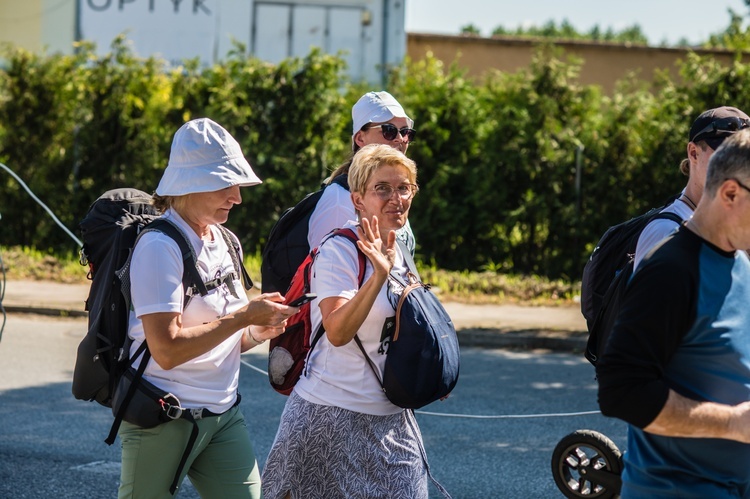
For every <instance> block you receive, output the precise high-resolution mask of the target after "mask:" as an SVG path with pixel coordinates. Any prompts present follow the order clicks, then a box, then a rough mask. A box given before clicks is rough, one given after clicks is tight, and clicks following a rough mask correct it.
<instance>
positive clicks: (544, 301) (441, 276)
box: [0, 246, 581, 305]
mask: <svg viewBox="0 0 750 499" xmlns="http://www.w3.org/2000/svg"><path fill="white" fill-rule="evenodd" d="M0 259H2V261H1V262H0V263H1V264H2V269H4V270H5V273H6V279H8V280H25V279H31V280H39V281H45V280H46V281H55V282H63V283H73V284H86V283H88V282H89V281H88V279H87V277H86V275H87V272H88V268H87V267H83V266H81V265H80V263H79V262H78V255H75V254H72V253H71V254H69V255H62V256H53V255H50V254H46V253H43V252H41V251H39V250H36V249H33V248H27V247H18V246H13V247H5V246H0ZM260 261H261V259H260V255H259V254H255V255H246V257H245V266H246V267H247V270H248V272H249V273H250V276H251V277H252V278H253V280H254V281H256V283H259V282H260ZM420 272H421V276H422V280H423V281H424V282H428V283H430V284H432V286H433V290H435V291H436V292H438V294H439V296H440V297H441V299H443V300H451V301H458V302H463V303H477V304H479V303H496V304H498V303H500V304H502V303H515V304H523V305H571V304H573V303H575V302H576V301H577V300H578V296H579V295H580V291H581V285H580V282H575V283H569V282H564V281H560V280H550V279H546V278H543V277H537V276H517V275H510V274H501V273H497V272H494V271H484V272H469V271H448V270H441V269H438V268H435V267H424V266H422V267H421V268H420Z"/></svg>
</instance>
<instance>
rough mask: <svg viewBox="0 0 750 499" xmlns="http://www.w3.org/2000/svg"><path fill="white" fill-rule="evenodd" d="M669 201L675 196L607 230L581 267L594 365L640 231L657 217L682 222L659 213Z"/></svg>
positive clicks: (588, 348)
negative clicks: (659, 205) (665, 202)
mask: <svg viewBox="0 0 750 499" xmlns="http://www.w3.org/2000/svg"><path fill="white" fill-rule="evenodd" d="M672 201H674V198H673V199H672V200H671V201H669V202H668V203H667V204H665V205H664V206H661V207H659V208H652V209H651V210H649V211H648V212H646V213H644V214H642V215H639V216H637V217H634V218H631V219H630V220H628V221H626V222H622V223H620V224H617V225H613V226H612V227H610V228H609V229H607V231H606V232H605V233H604V235H603V236H602V237H601V239H600V240H599V242H598V243H597V245H596V248H594V251H593V252H592V253H591V257H590V258H589V259H588V261H587V262H586V265H585V266H584V268H583V278H582V279H581V312H582V313H583V316H584V318H585V319H586V327H587V328H588V331H589V338H588V341H587V343H586V351H585V352H584V356H585V357H586V359H588V361H589V362H591V363H592V364H594V365H595V364H596V361H597V360H598V358H599V354H600V353H601V352H602V350H603V349H604V346H605V345H606V342H607V339H608V338H609V332H610V331H611V330H612V326H614V322H615V319H616V318H617V312H618V311H619V308H620V307H619V306H620V303H621V301H622V297H623V294H624V293H625V288H626V287H627V285H628V282H629V281H630V276H631V275H633V270H634V269H633V259H634V257H635V248H636V246H637V244H638V237H639V236H640V235H641V232H643V229H644V228H646V225H648V224H649V223H650V222H651V221H653V220H657V219H666V220H672V221H673V222H675V223H677V224H679V223H681V222H682V218H680V216H679V215H676V214H675V213H669V212H667V213H661V211H662V210H663V209H664V208H666V207H667V206H669V205H670V204H671V203H672Z"/></svg>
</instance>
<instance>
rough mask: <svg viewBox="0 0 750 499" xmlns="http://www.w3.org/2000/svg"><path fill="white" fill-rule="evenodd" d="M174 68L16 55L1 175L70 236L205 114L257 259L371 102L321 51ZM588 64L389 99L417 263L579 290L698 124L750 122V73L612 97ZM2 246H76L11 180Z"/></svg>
mask: <svg viewBox="0 0 750 499" xmlns="http://www.w3.org/2000/svg"><path fill="white" fill-rule="evenodd" d="M242 53H243V48H242V47H238V50H236V51H235V52H234V53H232V54H230V56H229V57H228V58H227V60H226V61H224V62H223V63H222V64H220V65H215V66H212V67H206V68H204V67H201V66H200V65H199V64H198V62H197V61H196V60H193V61H185V63H184V66H183V67H181V68H179V69H168V68H167V67H166V66H165V64H164V62H163V61H161V60H158V59H154V58H150V59H140V58H136V57H135V56H134V55H133V54H132V53H131V52H130V51H129V49H128V48H127V45H126V43H125V40H124V39H123V38H118V39H117V40H115V41H114V42H113V44H112V47H111V52H110V53H109V54H107V55H105V56H97V55H96V54H95V51H94V48H93V47H92V46H90V45H87V44H83V45H81V46H80V47H79V48H78V50H77V52H76V54H75V55H73V56H63V55H39V54H32V53H29V52H25V51H23V50H20V49H16V48H13V47H6V48H5V49H4V51H3V53H2V54H0V56H1V58H2V59H3V60H5V61H6V63H5V67H4V68H3V69H2V70H0V162H2V163H4V164H6V165H7V166H9V167H10V168H11V169H13V170H14V171H15V172H16V173H17V174H18V175H19V176H20V177H22V178H23V179H24V180H25V182H26V183H27V184H28V185H29V187H30V188H31V189H32V190H33V191H34V192H35V193H36V194H37V195H38V196H39V197H40V198H41V199H42V200H43V201H44V202H45V203H46V204H47V205H48V206H50V207H51V208H52V209H53V211H54V212H55V213H56V214H57V215H58V217H59V218H60V219H61V220H62V221H63V222H64V223H65V224H66V225H67V226H68V227H70V228H71V229H72V230H76V227H77V223H78V221H79V220H80V219H81V218H82V217H83V215H84V214H85V212H86V210H87V208H88V206H89V205H90V204H91V202H92V201H93V200H94V199H95V198H96V197H97V196H99V195H100V194H101V193H102V192H104V191H106V190H108V189H111V188H114V187H122V186H134V187H137V188H140V189H142V190H145V191H147V192H152V191H153V190H154V188H155V187H156V185H157V183H158V180H159V178H160V176H161V172H162V170H163V169H164V167H165V166H166V163H167V159H168V156H169V147H170V143H171V138H172V134H173V133H174V131H175V130H177V128H179V126H180V125H181V124H182V123H184V122H185V121H187V120H189V119H192V118H195V117H200V116H208V117H211V118H212V119H214V120H216V121H217V122H219V123H221V124H222V125H223V126H225V127H226V128H227V129H228V130H229V131H230V132H231V133H232V134H233V135H234V136H235V137H236V138H237V139H238V141H239V142H240V144H241V145H242V148H243V151H244V152H245V154H246V156H247V157H248V159H249V160H250V162H251V164H252V165H253V167H254V168H255V170H256V172H257V173H258V174H259V175H260V176H261V178H263V180H264V183H263V184H262V185H261V186H258V187H254V188H252V189H247V190H244V191H243V197H244V202H243V204H242V205H240V206H239V207H237V208H236V209H235V210H233V213H232V216H231V217H230V221H229V223H228V225H229V226H230V228H232V229H233V230H234V231H235V232H237V234H238V235H240V237H241V238H242V241H243V244H244V246H245V249H246V251H248V252H253V251H258V250H260V248H262V245H263V244H264V242H265V237H266V235H267V234H268V232H269V230H270V228H271V226H272V225H273V223H274V222H275V221H276V219H277V218H278V216H279V215H280V214H281V213H282V212H283V210H284V209H285V208H287V207H288V206H291V205H293V204H294V203H295V202H296V201H297V200H299V199H301V198H302V197H303V196H304V194H306V193H307V192H309V191H311V190H313V189H315V188H316V186H317V185H319V183H320V181H321V179H322V178H324V177H325V176H326V175H327V174H328V172H330V171H331V170H332V169H333V168H335V167H336V166H337V165H338V164H339V163H340V162H342V161H343V160H344V159H345V157H346V155H347V154H348V151H349V148H350V127H351V118H350V112H349V111H350V109H351V106H352V105H353V103H354V102H355V101H356V99H357V98H358V97H359V95H361V93H363V92H364V91H366V90H369V88H366V87H363V86H362V85H354V84H352V83H351V82H349V81H347V79H346V78H345V76H344V69H345V67H344V62H343V59H341V58H340V57H336V56H331V55H325V54H322V53H321V52H319V51H317V50H314V51H312V52H311V53H310V54H309V55H308V56H307V57H305V58H301V59H298V58H295V59H288V60H285V61H283V62H282V63H280V64H278V65H272V64H268V63H265V62H262V61H259V60H256V59H247V58H245V57H244V56H242ZM580 64H581V62H580V61H577V60H573V59H569V58H567V57H566V55H565V54H563V53H560V52H557V51H556V50H555V49H553V48H551V47H541V48H540V49H539V51H538V53H537V56H536V58H535V59H534V62H533V64H531V66H530V67H528V68H526V69H524V70H522V71H519V72H517V73H514V74H507V73H495V74H491V75H490V76H488V77H487V78H486V79H485V80H483V81H480V82H477V81H474V80H471V79H469V78H468V77H467V76H466V74H465V73H464V71H462V70H461V69H460V68H459V67H457V66H455V65H453V66H450V67H445V66H444V65H443V64H442V63H441V62H440V61H439V60H437V59H435V58H433V57H430V56H428V57H427V58H425V59H424V60H420V61H408V60H407V61H405V62H404V64H403V65H402V66H401V67H399V68H397V69H396V70H394V72H393V74H392V77H391V78H390V81H389V84H388V90H389V91H390V92H391V93H393V94H394V95H395V96H396V97H397V98H398V99H399V100H400V101H401V103H402V104H403V105H404V107H405V108H406V109H407V112H408V113H409V114H410V115H411V116H413V117H414V118H415V120H416V128H417V129H418V140H417V141H416V142H415V143H414V144H413V145H412V146H411V147H410V149H409V155H410V156H411V157H412V158H414V159H415V161H416V162H417V165H418V168H419V183H420V185H421V190H420V193H419V195H418V196H417V197H416V198H415V201H414V204H413V209H412V213H411V217H410V220H411V222H412V226H413V228H414V232H415V234H416V236H417V241H418V254H419V257H420V258H421V259H422V260H423V261H425V262H430V263H431V264H432V265H434V266H437V267H439V268H445V269H450V270H464V269H466V270H494V271H498V272H504V273H515V274H537V275H543V276H546V277H549V278H563V279H569V280H575V279H577V278H578V277H579V276H580V271H581V268H582V266H583V263H584V262H585V259H586V257H587V256H588V254H589V253H590V251H591V250H592V248H593V245H594V244H595V243H596V241H597V240H598V238H599V236H600V235H601V233H602V232H603V231H604V230H605V229H606V228H607V227H608V226H609V225H612V224H614V223H616V222H618V221H621V220H624V219H626V218H628V217H630V216H633V215H635V214H638V213H641V212H643V211H645V210H646V209H647V208H649V207H650V206H654V205H657V204H660V203H661V202H662V201H663V200H664V199H666V198H667V197H669V196H670V195H672V194H674V193H676V192H678V191H679V190H680V189H681V187H682V186H683V185H684V183H685V178H684V177H682V176H681V174H680V173H679V171H678V165H679V162H680V160H681V159H682V158H683V157H684V154H685V143H686V137H687V133H688V128H689V126H690V124H691V122H692V120H693V119H694V117H695V116H696V115H697V114H698V113H700V112H701V111H702V110H704V109H706V108H709V107H714V106H718V105H724V104H731V105H735V106H738V107H740V108H744V109H750V102H749V101H750V96H748V95H747V94H746V93H745V92H742V90H743V87H747V86H748V85H747V83H749V82H750V74H749V73H750V66H748V65H743V64H741V63H739V62H736V63H734V64H733V65H732V66H730V67H724V66H721V65H719V64H718V63H716V62H714V61H712V60H706V59H700V58H698V57H697V56H690V57H689V58H688V59H687V60H686V61H684V63H683V65H682V75H681V79H680V81H682V82H686V83H677V82H674V81H671V80H670V79H669V77H668V76H667V75H666V74H664V75H661V77H660V79H659V81H658V82H657V84H656V85H655V86H654V87H652V88H645V87H643V86H642V85H641V84H639V83H638V80H637V78H635V77H633V78H631V79H629V80H628V81H624V82H622V83H621V85H620V87H619V88H618V90H617V91H616V92H615V93H614V95H612V96H605V95H602V93H601V92H600V90H599V88H598V87H595V86H584V85H582V84H580V82H579V80H578V72H579V69H580ZM0 214H2V219H0V243H2V244H3V245H5V246H15V245H22V246H33V247H36V248H39V249H41V250H44V251H55V252H60V251H69V250H70V249H71V241H70V239H69V238H68V236H67V235H66V234H65V233H64V232H63V231H61V230H60V229H59V227H57V226H56V225H55V224H54V222H53V221H52V220H51V219H50V218H49V217H47V216H46V214H44V213H43V210H42V208H41V207H39V206H38V205H37V204H36V203H35V202H34V201H33V200H32V199H30V197H29V196H28V194H27V193H26V192H25V191H24V190H23V189H22V188H21V187H20V186H19V185H18V184H17V182H16V181H15V180H14V179H13V178H11V177H10V176H9V175H6V174H5V172H3V173H0Z"/></svg>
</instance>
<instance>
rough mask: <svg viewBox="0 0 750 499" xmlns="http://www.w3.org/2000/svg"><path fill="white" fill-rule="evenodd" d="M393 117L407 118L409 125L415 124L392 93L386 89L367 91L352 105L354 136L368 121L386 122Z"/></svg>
mask: <svg viewBox="0 0 750 499" xmlns="http://www.w3.org/2000/svg"><path fill="white" fill-rule="evenodd" d="M393 118H406V119H407V120H409V127H413V126H414V121H413V120H412V119H411V118H409V117H408V116H407V115H406V112H405V111H404V108H403V107H401V104H399V103H398V101H397V100H396V99H394V98H393V96H392V95H391V94H389V93H388V92H385V91H382V92H367V93H366V94H365V95H363V96H362V97H360V98H359V100H358V101H357V103H356V104H354V107H352V122H353V126H352V137H354V135H355V134H356V133H357V132H359V131H360V130H361V129H362V127H363V126H365V125H366V124H368V123H385V122H387V121H390V120H392V119H393Z"/></svg>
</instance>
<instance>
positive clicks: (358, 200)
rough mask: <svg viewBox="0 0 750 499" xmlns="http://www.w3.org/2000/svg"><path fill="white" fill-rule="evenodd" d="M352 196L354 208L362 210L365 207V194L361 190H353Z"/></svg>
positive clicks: (358, 210) (358, 211)
mask: <svg viewBox="0 0 750 499" xmlns="http://www.w3.org/2000/svg"><path fill="white" fill-rule="evenodd" d="M350 196H351V197H352V204H353V205H354V209H355V210H357V213H360V212H362V211H363V210H364V209H365V200H364V196H362V194H361V193H359V192H352V193H351V194H350Z"/></svg>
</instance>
